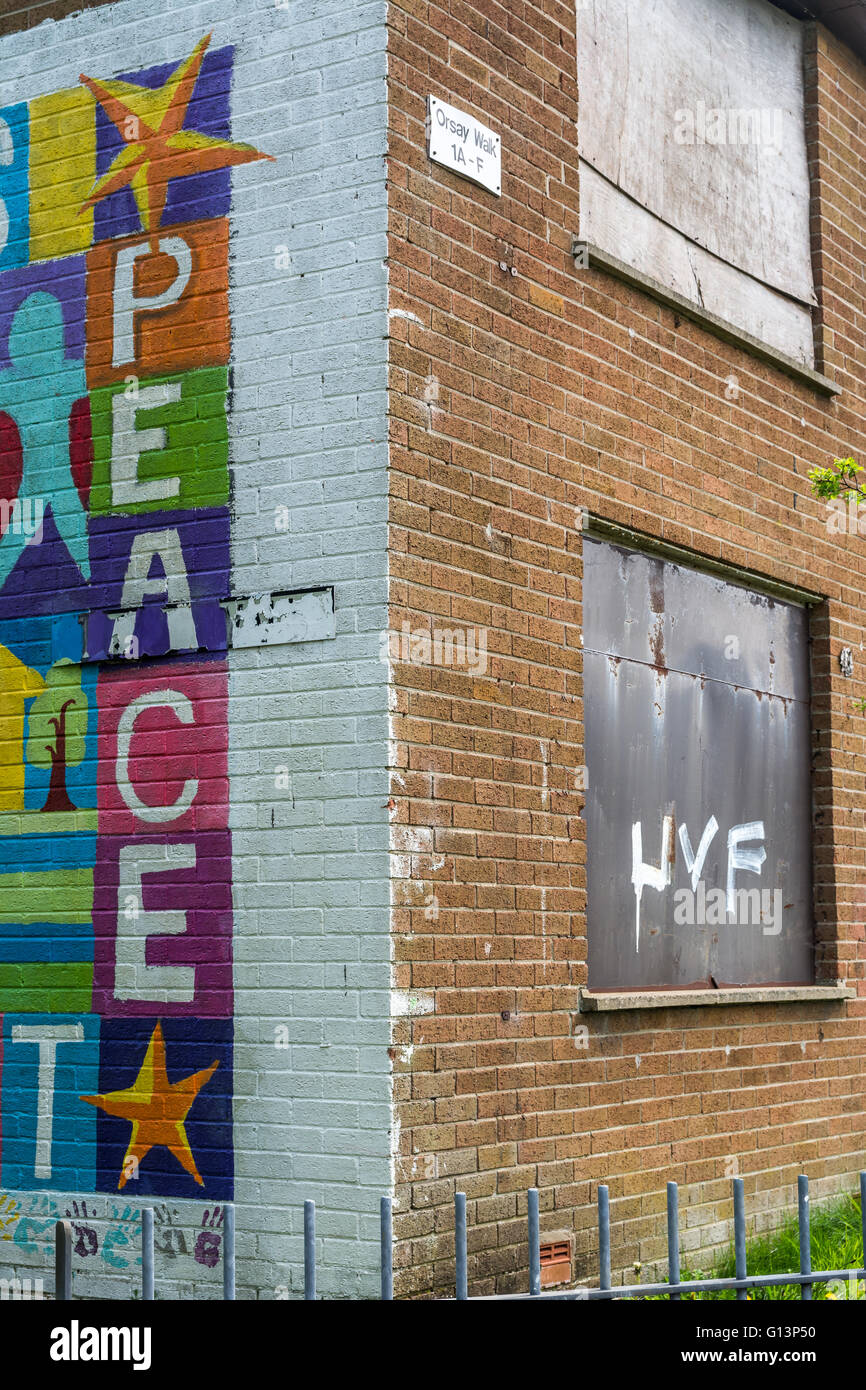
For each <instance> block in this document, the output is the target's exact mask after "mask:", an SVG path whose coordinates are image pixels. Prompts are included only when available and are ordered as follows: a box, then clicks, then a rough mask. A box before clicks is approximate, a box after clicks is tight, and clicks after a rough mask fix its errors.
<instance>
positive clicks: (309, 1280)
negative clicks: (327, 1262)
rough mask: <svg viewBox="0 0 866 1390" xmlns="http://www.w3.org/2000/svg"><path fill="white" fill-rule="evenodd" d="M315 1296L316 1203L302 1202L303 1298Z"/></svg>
mask: <svg viewBox="0 0 866 1390" xmlns="http://www.w3.org/2000/svg"><path fill="white" fill-rule="evenodd" d="M315 1297H316V1204H315V1202H312V1201H306V1202H304V1298H305V1299H307V1300H310V1299H314V1298H315Z"/></svg>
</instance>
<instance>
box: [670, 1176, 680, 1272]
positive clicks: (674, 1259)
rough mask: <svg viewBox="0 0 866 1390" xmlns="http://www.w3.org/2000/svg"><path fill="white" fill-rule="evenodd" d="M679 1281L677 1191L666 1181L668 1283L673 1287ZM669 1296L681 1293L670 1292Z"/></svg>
mask: <svg viewBox="0 0 866 1390" xmlns="http://www.w3.org/2000/svg"><path fill="white" fill-rule="evenodd" d="M679 1282H680V1211H679V1193H678V1190H677V1185H676V1183H675V1182H669V1183H668V1283H669V1284H670V1285H671V1286H672V1287H673V1286H674V1285H676V1284H679ZM671 1298H673V1299H680V1298H681V1295H680V1294H678V1293H672V1294H671Z"/></svg>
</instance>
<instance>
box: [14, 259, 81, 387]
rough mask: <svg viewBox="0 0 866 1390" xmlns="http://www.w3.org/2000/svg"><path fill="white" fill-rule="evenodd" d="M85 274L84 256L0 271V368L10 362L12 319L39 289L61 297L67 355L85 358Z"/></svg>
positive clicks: (58, 297) (40, 262)
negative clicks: (25, 301)
mask: <svg viewBox="0 0 866 1390" xmlns="http://www.w3.org/2000/svg"><path fill="white" fill-rule="evenodd" d="M85 276H86V262H85V258H84V256H65V257H64V258H63V259H62V260H59V261H39V262H37V263H35V264H34V265H23V266H19V267H16V269H14V270H4V271H3V273H2V274H0V371H7V370H8V369H9V368H10V367H11V366H12V363H11V362H10V360H9V330H10V328H11V327H12V319H13V318H14V316H15V313H16V311H17V310H18V309H19V308H20V307H21V305H22V304H23V303H24V300H25V299H27V298H28V296H29V295H31V294H36V293H37V291H40V290H41V291H43V292H44V293H46V294H53V295H54V296H55V298H56V299H59V300H60V304H61V306H62V308H63V342H64V347H65V349H66V356H67V357H68V358H74V359H77V360H79V361H81V362H83V361H84V324H85V303H86V298H85Z"/></svg>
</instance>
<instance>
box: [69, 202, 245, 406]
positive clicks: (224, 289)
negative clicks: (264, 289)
mask: <svg viewBox="0 0 866 1390" xmlns="http://www.w3.org/2000/svg"><path fill="white" fill-rule="evenodd" d="M159 236H160V238H167V237H181V238H182V239H183V240H184V241H185V242H186V243H187V245H188V246H189V248H190V252H191V258H192V268H191V270H190V276H189V281H188V283H187V284H186V286H185V288H184V291H183V293H182V294H181V296H180V298H179V299H178V300H177V301H176V303H174V304H169V305H167V306H165V307H164V308H161V309H156V310H151V311H150V312H148V311H147V309H146V308H142V309H141V310H139V311H137V312H136V313H135V316H134V320H133V324H134V343H135V356H134V359H133V360H132V361H130V362H124V363H122V364H118V365H117V366H116V367H115V366H113V365H112V358H113V350H114V348H113V336H112V335H113V320H114V277H115V266H116V263H117V255H118V252H119V250H120V248H121V247H122V246H146V245H147V244H148V242H149V240H150V238H149V237H147V236H134V237H117V238H116V239H114V240H112V241H100V242H97V243H96V245H95V246H93V247H92V248H91V249H90V251H88V253H87V347H86V357H85V365H86V368H87V385H88V386H89V387H94V386H108V385H110V383H111V382H114V381H123V380H124V378H125V377H127V376H136V377H141V378H144V377H152V376H159V375H162V374H165V373H169V372H181V371H187V370H188V369H190V368H193V367H221V366H225V364H226V363H227V362H228V360H229V347H230V337H231V334H230V325H229V292H228V260H229V224H228V219H227V218H223V217H221V218H213V219H209V220H207V221H204V222H186V223H184V224H183V225H182V226H178V227H161V228H160V231H159ZM177 273H178V267H177V264H176V262H175V261H174V260H173V259H171V258H170V257H169V256H167V255H153V254H148V255H146V256H141V257H140V258H139V259H137V260H136V261H135V266H134V279H133V292H134V294H135V296H136V297H139V296H146V297H153V296H155V295H157V294H159V293H160V292H162V291H163V290H165V289H166V288H167V287H168V285H169V284H170V283H171V282H172V280H173V279H174V277H175V276H176V275H177Z"/></svg>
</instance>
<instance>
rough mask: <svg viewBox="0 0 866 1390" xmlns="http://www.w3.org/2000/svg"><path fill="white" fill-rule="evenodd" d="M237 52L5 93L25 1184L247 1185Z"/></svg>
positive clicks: (4, 321)
mask: <svg viewBox="0 0 866 1390" xmlns="http://www.w3.org/2000/svg"><path fill="white" fill-rule="evenodd" d="M232 60H233V52H232V49H231V48H221V49H217V50H211V49H210V36H208V37H206V38H203V39H202V40H201V42H200V43H199V44H198V45H197V46H196V48H195V49H194V51H193V52H192V53H191V54H190V55H189V56H188V57H186V58H184V59H183V60H182V61H181V62H179V63H178V65H177V66H175V67H171V66H168V67H153V68H149V69H147V70H146V71H143V72H137V73H128V74H124V75H123V76H121V77H120V78H119V79H114V78H111V79H107V78H104V77H102V78H101V77H94V76H89V75H82V77H81V85H80V86H79V87H76V88H74V89H72V90H68V91H63V92H53V93H50V94H47V95H45V96H41V97H38V98H37V99H35V100H33V101H30V102H26V103H24V102H22V103H18V104H16V105H14V106H9V107H6V108H5V109H0V148H2V150H3V154H4V158H3V160H2V161H0V1014H2V1026H0V1182H2V1187H3V1189H4V1190H5V1191H6V1192H8V1193H22V1192H33V1191H36V1190H39V1189H43V1190H50V1189H55V1190H59V1191H71V1192H75V1193H79V1194H80V1193H84V1194H89V1193H98V1192H103V1193H120V1192H122V1193H123V1198H122V1202H127V1201H129V1202H132V1203H133V1204H134V1203H135V1200H136V1197H138V1196H152V1195H157V1196H162V1197H198V1198H201V1199H202V1200H207V1201H210V1202H211V1203H220V1202H223V1201H225V1200H229V1199H231V1197H232V1195H233V1154H232V1047H233V1038H232V885H231V863H232V860H231V837H230V832H229V825H228V773H227V748H228V737H227V721H228V671H227V662H226V648H227V640H226V618H225V612H224V609H223V607H222V606H221V605H222V602H223V601H224V600H225V599H226V598H227V597H228V594H229V566H230V557H229V469H228V420H227V411H228V409H229V363H230V350H231V325H230V318H229V301H228V262H229V214H230V194H231V188H230V177H231V176H230V170H231V167H232V166H233V165H236V164H245V163H249V162H251V161H255V160H260V159H266V158H268V157H269V156H267V155H264V154H262V153H261V152H260V151H258V150H255V149H253V148H252V147H251V146H249V145H244V144H239V143H237V142H236V141H233V140H232V139H231V130H230V93H231V76H232ZM4 1200H6V1199H4ZM39 1200H43V1199H41V1198H40V1199H39ZM45 1200H47V1199H45ZM8 1201H9V1202H10V1204H11V1206H10V1211H13V1212H14V1213H15V1219H16V1221H17V1219H18V1215H19V1213H20V1211H21V1209H22V1208H21V1205H20V1200H19V1199H16V1198H14V1197H11V1196H10V1197H9V1198H8ZM112 1210H114V1209H112ZM120 1211H121V1208H120V1207H118V1208H117V1212H120ZM123 1211H126V1216H124V1218H123V1219H124V1220H127V1221H129V1220H130V1219H131V1216H130V1212H129V1211H127V1210H126V1208H123ZM214 1211H216V1207H214ZM85 1212H86V1208H85ZM34 1213H35V1208H34V1209H33V1213H31V1214H29V1215H28V1217H27V1221H29V1222H30V1224H31V1225H32V1224H33V1221H34V1220H36V1215H35V1214H34ZM44 1214H45V1220H46V1222H48V1223H50V1221H51V1220H52V1219H53V1216H54V1208H53V1207H51V1209H50V1210H49V1208H48V1207H47V1206H46V1207H45V1208H44ZM10 1220H11V1218H10V1217H9V1216H8V1213H7V1223H6V1224H9V1221H10ZM17 1229H18V1231H19V1232H20V1233H22V1239H23V1234H24V1233H26V1231H27V1230H29V1229H30V1228H29V1226H27V1225H26V1222H25V1221H22V1222H21V1223H20V1224H19V1225H18V1227H17ZM40 1229H41V1228H40ZM82 1229H83V1227H82ZM88 1229H89V1228H88ZM205 1235H206V1241H205V1244H206V1245H207V1258H205V1257H204V1256H203V1257H202V1258H203V1259H205V1262H206V1263H208V1262H210V1251H211V1246H213V1245H214V1242H215V1241H216V1240H217V1237H216V1236H215V1235H214V1234H213V1233H212V1232H210V1231H208V1232H206V1233H205ZM4 1238H7V1239H8V1238H9V1234H8V1233H7V1232H6V1231H5V1230H4ZM15 1239H18V1235H16V1236H15ZM95 1239H96V1237H95V1236H94V1235H89V1236H88V1240H89V1241H91V1242H92V1241H93V1240H95ZM114 1239H115V1240H117V1239H118V1237H117V1236H115V1237H114ZM207 1242H210V1244H208V1243H207ZM204 1248H205V1247H204V1246H202V1249H204ZM124 1258H125V1257H124ZM196 1258H198V1256H196Z"/></svg>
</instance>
